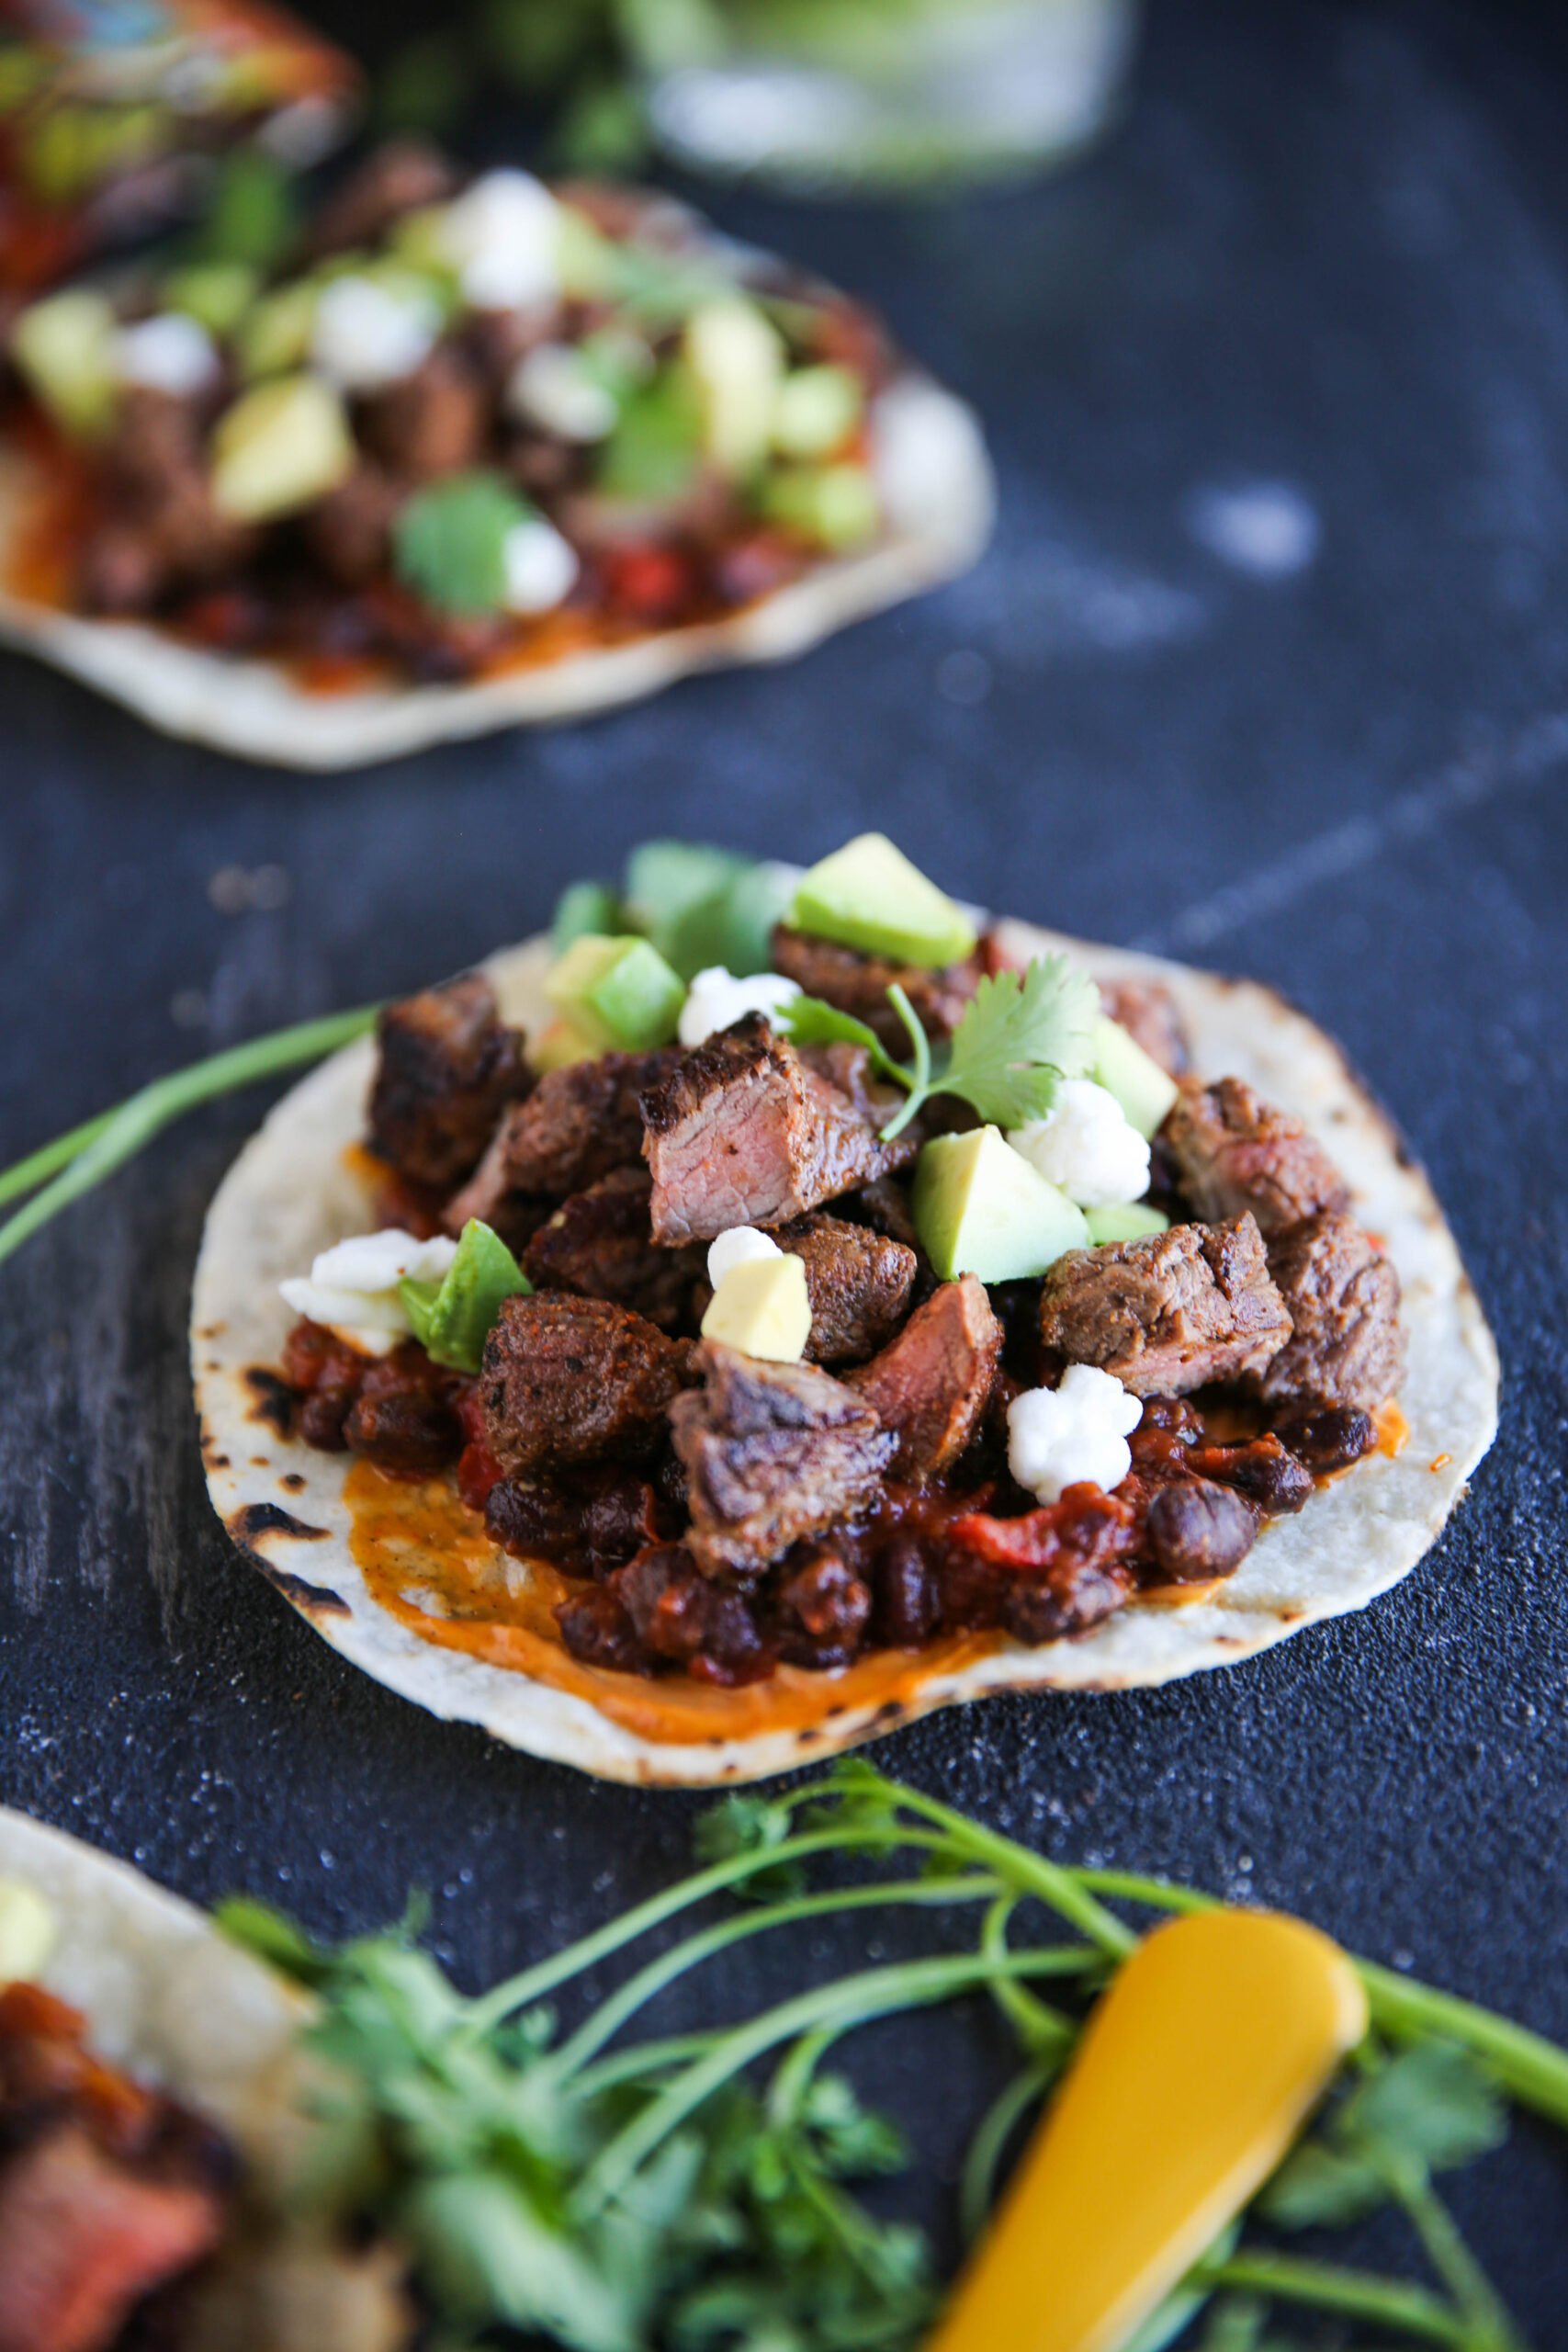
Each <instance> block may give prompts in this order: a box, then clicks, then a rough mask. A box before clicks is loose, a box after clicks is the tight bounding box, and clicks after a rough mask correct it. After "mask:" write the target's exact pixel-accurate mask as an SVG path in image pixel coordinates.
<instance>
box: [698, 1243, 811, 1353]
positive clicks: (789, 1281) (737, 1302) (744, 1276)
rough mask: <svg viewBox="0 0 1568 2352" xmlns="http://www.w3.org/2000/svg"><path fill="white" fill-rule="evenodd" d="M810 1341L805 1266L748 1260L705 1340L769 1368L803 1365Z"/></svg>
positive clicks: (732, 1279) (714, 1307)
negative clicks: (785, 1364)
mask: <svg viewBox="0 0 1568 2352" xmlns="http://www.w3.org/2000/svg"><path fill="white" fill-rule="evenodd" d="M810 1336H811V1298H810V1295H809V1293H808V1291H807V1286H806V1266H805V1262H804V1261H803V1260H801V1259H799V1258H792V1257H789V1256H781V1257H777V1258H748V1259H746V1260H745V1261H744V1262H743V1263H742V1264H740V1265H739V1266H731V1268H730V1269H729V1272H728V1273H727V1274H726V1276H725V1277H724V1280H723V1281H722V1282H721V1283H720V1284H719V1286H718V1288H717V1289H716V1291H715V1293H714V1295H713V1299H712V1302H711V1303H710V1305H709V1307H708V1311H707V1313H706V1314H705V1316H704V1317H703V1337H704V1339H705V1340H718V1342H719V1343H720V1345H721V1346H723V1347H727V1348H738V1349H739V1351H740V1353H741V1354H742V1355H744V1356H761V1358H763V1360H764V1361H765V1362H766V1363H799V1362H800V1359H801V1357H802V1356H803V1355H804V1354H805V1352H806V1342H807V1340H808V1339H809V1338H810Z"/></svg>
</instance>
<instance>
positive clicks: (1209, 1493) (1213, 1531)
mask: <svg viewBox="0 0 1568 2352" xmlns="http://www.w3.org/2000/svg"><path fill="white" fill-rule="evenodd" d="M1145 1540H1146V1542H1147V1544H1148V1547H1149V1550H1150V1552H1151V1553H1152V1554H1153V1555H1154V1559H1155V1563H1156V1566H1157V1567H1158V1568H1159V1569H1160V1571H1161V1573H1162V1575H1164V1576H1165V1577H1168V1580H1169V1581H1170V1582H1171V1583H1172V1584H1203V1583H1207V1582H1209V1581H1210V1580H1211V1579H1212V1578H1213V1577H1228V1576H1231V1575H1234V1573H1235V1570H1236V1569H1237V1568H1238V1567H1239V1566H1241V1564H1242V1562H1243V1560H1245V1559H1246V1557H1247V1554H1248V1553H1249V1552H1250V1551H1251V1549H1252V1547H1253V1544H1255V1543H1256V1542H1257V1540H1258V1513H1257V1511H1256V1510H1254V1509H1253V1506H1252V1505H1251V1504H1250V1503H1249V1502H1248V1501H1247V1499H1246V1498H1245V1496H1242V1495H1238V1494H1236V1493H1235V1491H1234V1490H1233V1489H1232V1488H1231V1487H1220V1486H1216V1485H1215V1484H1214V1483H1213V1481H1212V1480H1211V1479H1208V1478H1179V1479H1177V1480H1176V1481H1175V1482H1174V1484H1172V1485H1171V1486H1168V1487H1161V1488H1160V1490H1159V1492H1158V1493H1157V1494H1156V1497H1155V1498H1154V1500H1153V1502H1152V1503H1150V1505H1149V1515H1148V1519H1147V1521H1145Z"/></svg>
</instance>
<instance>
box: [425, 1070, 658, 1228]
mask: <svg viewBox="0 0 1568 2352" xmlns="http://www.w3.org/2000/svg"><path fill="white" fill-rule="evenodd" d="M679 1059H680V1055H679V1052H678V1051H676V1052H673V1053H672V1052H671V1051H669V1050H668V1049H665V1050H661V1051H660V1052H658V1053H652V1054H601V1055H600V1057H599V1058H598V1060H597V1061H589V1062H570V1063H569V1064H568V1065H567V1067H566V1068H565V1069H552V1070H547V1071H546V1073H545V1075H544V1077H543V1078H541V1079H540V1080H539V1082H538V1084H537V1085H536V1087H535V1089H534V1091H533V1092H532V1093H531V1094H530V1095H529V1096H528V1098H527V1100H526V1102H524V1103H518V1104H517V1105H516V1106H515V1108H514V1109H513V1111H512V1112H511V1113H510V1114H508V1116H507V1118H506V1120H505V1122H504V1124H503V1125H502V1127H501V1128H500V1130H499V1131H498V1133H497V1135H496V1136H495V1139H494V1141H493V1142H492V1143H491V1147H490V1149H489V1150H488V1151H487V1152H486V1153H485V1156H484V1159H482V1160H481V1162H480V1163H479V1168H478V1170H476V1172H475V1175H474V1180H473V1182H472V1183H471V1184H468V1185H465V1187H464V1188H463V1190H462V1192H461V1193H458V1195H457V1199H456V1200H454V1201H451V1202H449V1203H448V1204H447V1207H446V1220H445V1221H446V1226H447V1227H448V1229H449V1230H450V1231H452V1232H454V1233H456V1232H458V1231H460V1230H461V1228H462V1227H463V1225H464V1223H465V1221H466V1220H467V1219H468V1217H471V1216H477V1217H482V1218H483V1219H484V1222H485V1223H486V1224H487V1225H493V1226H495V1227H496V1229H497V1231H498V1232H499V1231H501V1230H502V1226H503V1224H504V1221H505V1220H506V1218H507V1216H508V1215H509V1214H511V1213H512V1212H513V1210H514V1209H516V1208H517V1207H518V1206H519V1204H525V1203H530V1202H539V1201H564V1200H567V1199H568V1198H570V1195H571V1194H572V1193H581V1192H585V1191H586V1190H587V1188H588V1187H589V1185H590V1184H596V1183H597V1182H599V1179H600V1178H601V1177H602V1176H608V1175H609V1174H610V1172H611V1170H613V1169H616V1168H633V1167H635V1166H636V1165H637V1159H638V1157H639V1156H640V1154H641V1150H642V1112H641V1110H640V1108H639V1107H638V1098H639V1097H640V1095H641V1093H642V1091H643V1089H644V1088H645V1087H648V1086H652V1085H653V1084H654V1083H655V1082H656V1081H657V1080H658V1079H660V1077H661V1076H662V1075H663V1073H664V1072H665V1071H666V1070H668V1069H671V1068H672V1067H673V1065H674V1064H675V1063H676V1062H677V1061H678V1060H679ZM498 1220H500V1222H498ZM542 1222H543V1219H542V1217H538V1216H532V1217H530V1218H529V1221H528V1222H527V1228H526V1232H525V1234H524V1236H523V1238H524V1239H526V1238H527V1234H528V1233H532V1232H533V1231H534V1229H535V1227H536V1225H538V1224H541V1223H542Z"/></svg>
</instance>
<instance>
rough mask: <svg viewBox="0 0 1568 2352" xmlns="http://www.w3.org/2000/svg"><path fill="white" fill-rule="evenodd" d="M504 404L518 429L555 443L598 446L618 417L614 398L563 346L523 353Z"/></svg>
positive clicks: (580, 358)
mask: <svg viewBox="0 0 1568 2352" xmlns="http://www.w3.org/2000/svg"><path fill="white" fill-rule="evenodd" d="M506 405H507V407H508V409H509V410H510V411H511V413H512V414H513V416H515V417H516V418H517V419H518V420H519V421H520V422H521V423H522V424H536V425H537V426H538V428H539V430H540V432H541V433H553V434H554V435H555V436H556V438H557V439H558V440H559V441H584V442H586V441H603V440H604V436H605V435H606V434H607V433H613V432H614V431H615V420H616V418H617V417H618V416H619V414H620V410H619V407H618V406H617V404H616V401H615V394H614V393H613V392H611V391H609V390H606V388H605V387H604V385H603V384H602V383H600V382H599V381H598V380H597V379H596V378H595V376H594V375H593V372H592V368H590V367H589V365H588V363H587V361H586V360H585V359H584V358H583V356H582V354H581V351H574V350H573V348H572V346H571V345H570V344H569V343H540V344H536V345H535V346H534V348H533V350H532V351H529V352H525V355H524V356H523V357H522V358H521V359H520V360H519V361H518V363H517V365H516V367H515V368H513V371H512V377H511V380H510V381H509V382H508V384H507V387H506Z"/></svg>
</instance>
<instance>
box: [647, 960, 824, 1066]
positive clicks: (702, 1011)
mask: <svg viewBox="0 0 1568 2352" xmlns="http://www.w3.org/2000/svg"><path fill="white" fill-rule="evenodd" d="M799 994H800V983H799V981H798V980H786V979H785V978H784V974H783V973H782V972H753V973H751V974H750V975H749V977H748V978H745V979H737V978H736V976H735V974H734V973H733V972H728V971H726V969H725V967H724V966H723V965H722V964H710V965H709V966H708V967H707V969H706V971H704V972H699V973H698V974H697V976H696V978H694V980H693V982H692V985H691V988H690V989H689V991H688V993H687V997H686V1001H685V1003H684V1004H683V1005H682V1007H681V1018H680V1021H679V1023H677V1025H676V1031H675V1034H676V1035H677V1036H678V1037H679V1038H680V1040H681V1043H682V1046H700V1045H702V1044H703V1043H704V1041H705V1039H706V1038H709V1037H712V1036H714V1035H716V1033H717V1032H718V1031H719V1030H720V1029H728V1026H729V1024H730V1023H731V1022H732V1021H739V1019H740V1017H741V1015H742V1014H743V1013H747V1012H770V1013H772V1012H778V1011H780V1009H781V1008H782V1007H783V1006H784V1005H786V1004H789V1003H791V1002H793V1001H794V1000H795V998H796V997H797V996H798V995H799Z"/></svg>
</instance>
